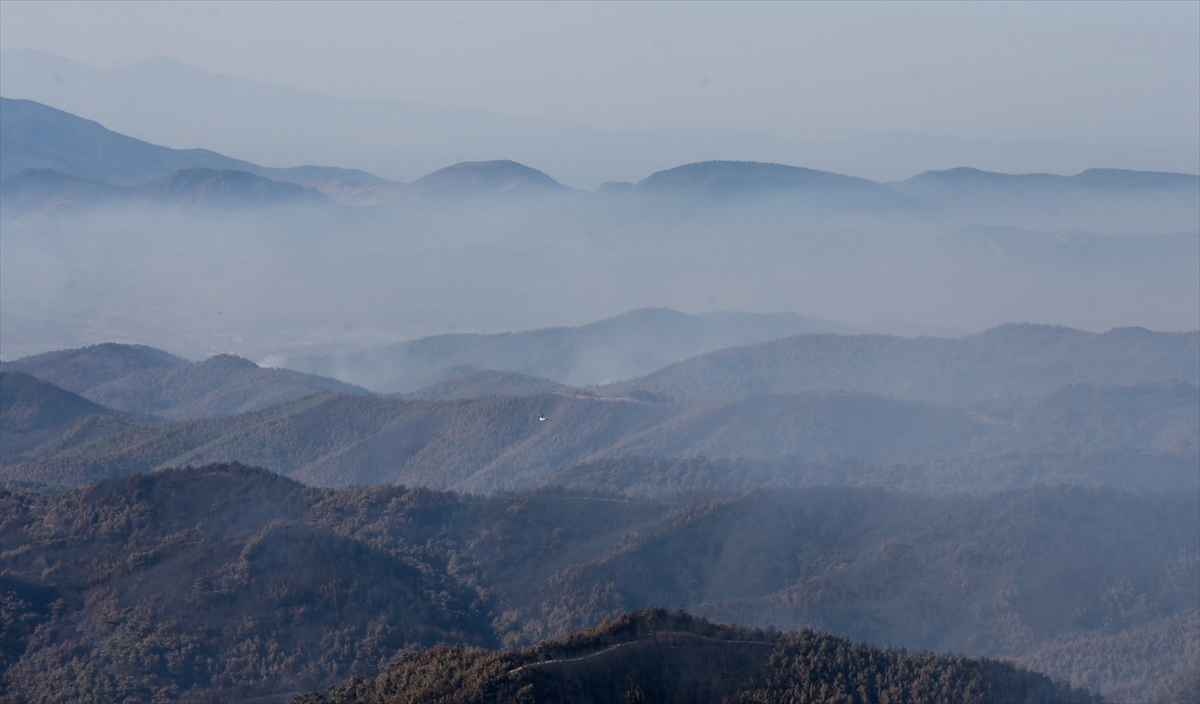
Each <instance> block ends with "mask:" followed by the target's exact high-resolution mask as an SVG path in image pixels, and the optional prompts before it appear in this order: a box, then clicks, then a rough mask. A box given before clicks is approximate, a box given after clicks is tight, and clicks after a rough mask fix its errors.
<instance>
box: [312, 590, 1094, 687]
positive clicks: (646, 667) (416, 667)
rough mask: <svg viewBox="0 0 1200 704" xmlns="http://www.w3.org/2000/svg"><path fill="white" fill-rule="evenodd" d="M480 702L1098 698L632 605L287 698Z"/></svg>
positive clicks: (958, 661) (1022, 678) (1001, 669)
mask: <svg viewBox="0 0 1200 704" xmlns="http://www.w3.org/2000/svg"><path fill="white" fill-rule="evenodd" d="M325 701H332V702H334V703H335V704H343V703H344V704H349V703H350V702H354V703H355V704H360V703H361V704H424V703H425V702H434V701H437V702H447V703H450V702H453V703H454V704H484V703H485V702H518V701H519V702H529V703H530V704H538V703H541V702H544V703H546V704H549V703H550V702H575V703H576V704H607V703H609V702H659V703H661V704H718V703H720V702H728V703H730V704H741V703H745V704H750V703H751V702H784V701H797V702H810V703H811V704H836V703H840V702H848V701H868V702H873V701H903V702H909V703H910V704H934V703H935V702H951V701H953V702H972V704H1068V703H1070V704H1075V703H1076V702H1078V703H1079V704H1083V703H1084V702H1088V703H1090V702H1096V703H1097V704H1098V703H1099V702H1100V701H1101V699H1100V697H1098V696H1096V695H1094V694H1091V693H1089V692H1087V691H1085V690H1079V689H1073V688H1072V687H1070V686H1068V685H1064V684H1061V683H1057V682H1054V681H1052V680H1051V679H1050V678H1048V677H1046V676H1045V675H1040V674H1037V673H1033V672H1029V671H1026V670H1021V669H1019V668H1016V667H1013V666H1012V665H1008V664H1005V663H1000V662H996V661H991V660H971V659H968V658H965V657H961V656H958V657H955V656H949V655H947V656H938V655H933V654H916V653H908V652H898V651H893V650H888V651H884V650H880V649H878V648H872V647H869V646H865V645H858V644H855V643H851V642H850V641H849V640H846V639H844V638H835V637H833V636H830V635H828V634H825V633H813V632H812V631H807V630H805V631H801V632H799V633H796V632H792V633H782V634H781V633H777V632H763V631H761V630H756V629H747V628H739V627H737V626H727V625H721V624H714V623H710V622H708V621H707V620H705V619H697V618H694V617H692V616H691V615H689V614H687V613H685V612H682V611H680V612H678V613H674V614H671V613H668V612H667V611H666V610H665V609H662V608H656V609H647V610H645V611H638V612H631V613H627V614H624V615H622V616H621V617H619V618H617V619H615V620H611V621H608V620H606V621H605V622H604V623H602V624H600V625H599V626H596V627H595V628H591V629H588V630H586V631H583V632H580V633H574V634H571V635H570V636H568V637H566V638H564V639H561V640H554V641H547V642H544V643H540V644H538V645H537V646H534V647H532V648H525V649H522V650H508V651H496V650H483V649H478V648H464V647H439V648H434V649H432V650H428V651H425V652H422V653H409V654H406V655H404V656H402V657H401V658H399V659H398V660H397V661H396V662H394V663H392V664H389V665H388V666H387V667H386V668H385V669H384V670H383V672H381V673H380V674H379V675H378V676H377V677H376V678H374V679H372V680H368V681H366V682H361V681H352V682H350V683H348V684H346V685H343V686H340V687H334V688H333V689H332V690H331V696H330V699H328V700H327V699H326V698H325V697H324V696H322V695H321V694H319V693H317V692H313V693H312V694H310V695H307V696H304V697H297V698H296V699H293V700H292V704H317V703H318V702H325Z"/></svg>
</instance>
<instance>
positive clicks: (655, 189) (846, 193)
mask: <svg viewBox="0 0 1200 704" xmlns="http://www.w3.org/2000/svg"><path fill="white" fill-rule="evenodd" d="M609 190H610V191H611V190H613V189H611V188H610V189H609ZM625 192H626V193H637V194H656V195H660V196H663V195H671V196H684V197H687V196H692V197H700V198H705V199H716V200H724V199H731V198H745V197H761V196H786V197H788V198H789V199H792V200H795V199H801V200H804V201H805V202H808V203H809V204H810V205H818V204H819V205H820V206H822V207H824V208H831V207H840V208H844V209H846V210H850V211H859V212H875V211H879V210H912V211H919V210H923V209H927V208H928V205H927V204H926V203H922V202H921V201H919V200H917V199H915V198H912V197H909V196H905V195H903V194H901V193H898V192H896V191H894V190H892V189H891V188H889V187H887V186H885V185H883V184H880V183H876V182H874V181H868V180H867V179H863V178H854V177H852V176H843V175H841V174H835V173H830V172H828V171H815V170H813V169H805V168H800V167H796V166H785V165H783V164H765V163H760V162H754V161H705V162H699V163H695V164H685V165H683V166H677V167H675V168H673V169H667V170H665V171H658V172H655V173H653V174H651V175H650V176H648V177H646V178H645V179H643V180H641V181H639V182H638V183H637V184H636V186H635V188H634V189H632V190H631V191H625Z"/></svg>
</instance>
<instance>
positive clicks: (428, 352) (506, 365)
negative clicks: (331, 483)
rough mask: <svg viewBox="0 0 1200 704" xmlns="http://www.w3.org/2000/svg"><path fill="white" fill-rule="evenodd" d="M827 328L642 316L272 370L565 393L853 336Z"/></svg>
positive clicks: (660, 312)
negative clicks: (550, 387) (720, 352)
mask: <svg viewBox="0 0 1200 704" xmlns="http://www.w3.org/2000/svg"><path fill="white" fill-rule="evenodd" d="M853 331H854V328H850V327H847V326H843V325H839V324H837V323H831V322H829V321H824V320H818V319H815V318H807V317H804V316H800V315H796V314H792V313H785V314H777V315H761V314H749V313H732V312H723V313H722V312H718V313H703V314H698V315H693V314H688V313H681V312H679V311H675V310H671V309H669V308H645V309H640V310H635V311H630V312H628V313H623V314H621V315H617V316H614V317H612V318H606V319H604V320H600V321H597V322H595V323H589V324H587V325H581V326H578V327H554V328H541V329H537V330H527V331H523V332H514V333H496V334H490V335H478V334H462V333H460V334H449V335H437V336H433V337H426V338H421V339H418V340H413V341H410V342H404V343H400V344H398V345H389V346H386V347H377V348H373V349H366V350H359V351H352V352H346V353H339V354H330V355H303V354H293V355H280V356H279V357H278V358H272V364H276V365H278V366H283V367H287V368H289V369H296V370H299V371H304V372H308V373H311V374H320V375H322V376H330V377H333V378H337V379H343V380H345V381H347V382H349V383H355V384H359V385H361V386H365V387H367V388H370V389H372V390H374V391H377V392H382V393H410V392H413V391H416V390H417V389H420V388H422V387H425V386H428V385H431V384H435V383H438V382H441V381H444V380H447V379H452V378H454V377H458V376H461V375H463V374H465V373H468V372H472V371H476V370H482V369H490V370H495V371H504V372H514V373H517V374H523V375H526V376H530V377H538V378H543V379H549V380H550V381H552V382H557V383H560V384H565V385H567V386H580V385H586V384H592V383H596V382H600V381H606V380H614V379H620V378H630V377H634V376H638V375H639V374H644V373H647V372H650V371H653V370H656V369H659V368H661V367H663V366H665V365H666V364H669V363H670V362H673V361H676V360H680V359H685V358H687V357H690V356H693V355H695V354H699V353H700V352H703V351H708V350H715V349H720V348H722V347H729V346H732V345H738V344H747V343H750V342H755V341H763V340H770V339H775V338H779V337H786V336H788V335H794V334H797V333H801V332H829V333H834V332H853Z"/></svg>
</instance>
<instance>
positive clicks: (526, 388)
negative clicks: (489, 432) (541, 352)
mask: <svg viewBox="0 0 1200 704" xmlns="http://www.w3.org/2000/svg"><path fill="white" fill-rule="evenodd" d="M567 388H568V387H566V386H564V385H562V384H560V383H558V382H556V381H550V380H549V379H539V378H538V377H536V376H526V375H525V374H517V373H516V372H498V371H495V370H491V369H481V370H476V371H470V372H467V373H466V374H463V375H462V376H456V377H453V378H451V379H447V380H445V381H439V382H438V383H436V384H430V385H429V386H426V387H424V388H421V389H417V390H416V391H414V392H412V393H410V394H404V396H405V397H406V398H419V399H425V400H429V401H453V400H457V399H467V398H487V397H489V396H532V395H535V394H549V393H554V392H555V391H566V390H567Z"/></svg>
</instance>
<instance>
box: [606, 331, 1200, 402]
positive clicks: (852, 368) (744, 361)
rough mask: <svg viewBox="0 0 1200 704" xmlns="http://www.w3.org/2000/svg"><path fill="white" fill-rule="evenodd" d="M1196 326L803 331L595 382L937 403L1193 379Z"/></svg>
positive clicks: (619, 390)
mask: <svg viewBox="0 0 1200 704" xmlns="http://www.w3.org/2000/svg"><path fill="white" fill-rule="evenodd" d="M1197 359H1200V332H1190V333H1162V332H1151V331H1149V330H1145V329H1142V328H1120V329H1114V330H1110V331H1109V332H1106V333H1103V334H1097V333H1090V332H1084V331H1082V330H1072V329H1070V328H1064V327H1059V326H1052V325H1001V326H999V327H996V328H993V329H991V330H988V331H986V332H982V333H979V334H977V335H971V336H969V337H964V338H960V339H945V338H932V337H920V338H903V337H890V336H885V335H800V336H797V337H792V338H788V339H782V340H773V341H770V342H764V343H761V344H757V345H749V346H746V347H738V348H733V349H726V350H719V351H717V352H710V353H708V354H705V355H702V356H700V357H696V358H695V359H688V360H684V361H682V362H678V363H676V364H672V365H670V366H668V367H666V368H665V369H662V370H659V371H657V372H654V373H653V374H650V375H648V376H646V377H643V378H640V379H632V380H629V381H623V382H618V383H616V384H611V385H609V386H607V387H601V388H600V389H599V391H600V392H602V393H604V394H607V395H622V394H628V393H632V392H634V391H646V392H650V393H653V394H656V395H660V396H666V397H671V398H731V397H740V396H757V395H763V394H794V393H801V392H804V391H830V390H840V391H867V392H872V393H879V394H887V395H889V396H895V397H898V398H907V399H912V400H917V401H931V402H934V403H961V402H964V401H971V400H978V399H985V398H996V397H1002V396H1007V395H1021V396H1026V395H1041V394H1043V393H1047V392H1049V391H1052V390H1055V389H1058V388H1061V387H1063V386H1066V385H1068V384H1097V385H1106V386H1107V385H1114V386H1115V385H1127V384H1136V383H1139V382H1144V381H1160V380H1165V379H1178V380H1181V381H1184V382H1186V383H1188V384H1192V385H1196V384H1198V383H1200V365H1198V364H1197Z"/></svg>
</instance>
